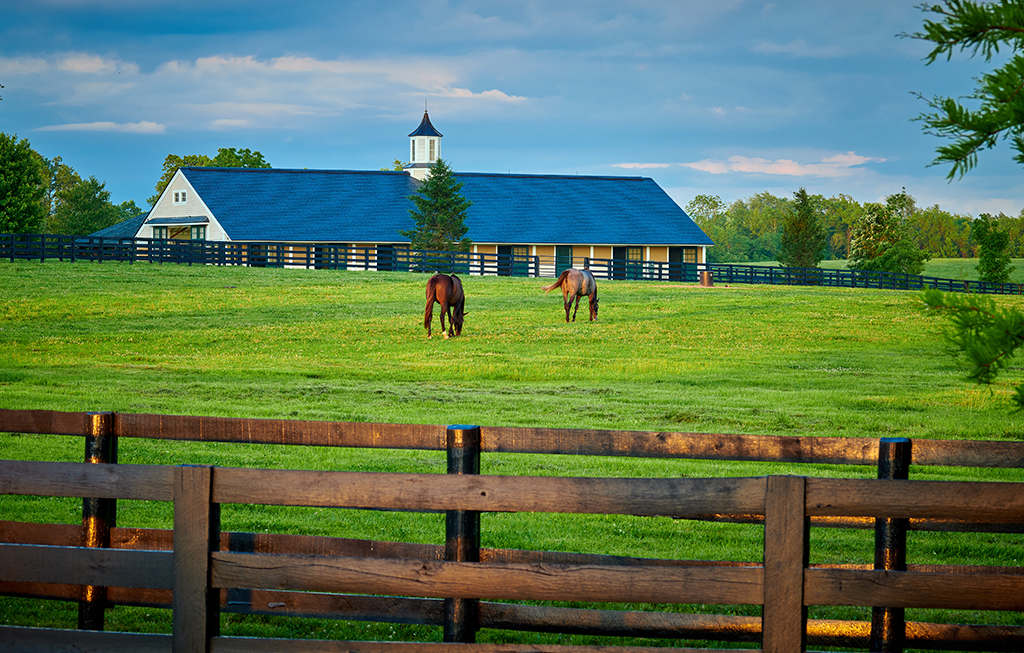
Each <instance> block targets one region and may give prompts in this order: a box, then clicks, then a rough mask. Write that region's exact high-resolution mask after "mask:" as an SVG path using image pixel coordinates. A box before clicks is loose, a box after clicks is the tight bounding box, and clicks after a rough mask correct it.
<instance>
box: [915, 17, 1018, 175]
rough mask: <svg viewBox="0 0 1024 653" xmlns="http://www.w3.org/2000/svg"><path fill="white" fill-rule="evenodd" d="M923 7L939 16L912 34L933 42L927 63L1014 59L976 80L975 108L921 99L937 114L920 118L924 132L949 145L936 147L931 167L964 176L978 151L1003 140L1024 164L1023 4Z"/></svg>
mask: <svg viewBox="0 0 1024 653" xmlns="http://www.w3.org/2000/svg"><path fill="white" fill-rule="evenodd" d="M921 8H922V9H923V10H924V11H926V12H930V13H931V14H933V15H935V16H936V17H937V19H936V20H928V19H926V20H925V22H924V29H923V31H921V32H915V33H913V34H910V35H909V36H910V37H912V38H915V39H922V40H925V41H929V42H931V43H933V44H934V48H933V49H932V51H931V52H930V53H929V54H928V56H927V57H926V62H927V64H929V65H930V64H932V63H934V62H935V61H936V60H937V59H938V58H939V57H942V56H945V58H946V60H947V61H949V60H950V59H952V58H953V53H954V52H955V51H960V52H965V51H966V52H969V53H970V56H972V57H973V56H976V55H981V56H982V57H983V58H984V59H985V61H986V62H989V61H991V60H992V57H993V55H995V54H998V53H999V51H1000V48H1005V49H1006V50H1008V51H1010V53H1011V55H1012V56H1011V57H1010V59H1009V61H1007V62H1006V63H1005V64H1003V65H1002V66H1000V67H998V68H996V69H995V70H993V71H992V72H990V73H986V74H983V75H982V76H981V77H979V78H977V80H976V81H977V86H976V87H975V89H974V92H973V93H972V94H971V95H969V96H967V97H966V98H963V99H966V100H969V101H971V104H972V105H976V108H970V107H969V106H965V105H964V104H962V103H961V102H960V99H957V98H951V97H942V96H934V97H932V98H931V99H927V98H924V97H923V96H921V97H922V99H924V100H925V101H926V102H927V103H928V106H929V107H931V109H932V110H933V111H932V112H930V113H923V114H921V115H920V116H919V117H918V120H920V121H921V122H923V123H924V125H925V133H928V134H931V135H935V136H939V137H940V138H944V139H948V140H949V141H950V142H949V143H948V144H946V145H941V146H939V147H937V148H936V152H937V154H938V156H936V158H935V160H934V161H933V162H932V165H937V164H947V163H948V164H952V165H951V167H950V170H949V174H948V175H947V176H948V177H949V178H950V179H952V178H954V177H963V175H964V174H965V173H966V172H968V171H969V170H970V169H971V168H973V167H974V166H975V165H976V164H977V162H978V153H979V152H980V151H982V150H986V149H991V148H993V147H995V146H996V145H997V144H998V143H999V142H1000V141H1002V140H1009V141H1010V142H1011V146H1012V148H1013V149H1014V150H1016V151H1017V154H1016V155H1015V156H1014V159H1015V160H1016V161H1017V162H1019V163H1022V164H1024V0H1003V1H1002V2H994V3H979V2H972V1H971V0H943V2H942V3H941V4H937V5H929V4H924V5H921ZM903 36H908V35H906V34H904V35H903Z"/></svg>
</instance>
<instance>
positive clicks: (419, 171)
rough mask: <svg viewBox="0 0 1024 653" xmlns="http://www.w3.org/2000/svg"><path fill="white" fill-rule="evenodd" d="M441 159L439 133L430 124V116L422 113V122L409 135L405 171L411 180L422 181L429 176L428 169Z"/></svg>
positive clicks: (424, 112)
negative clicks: (407, 163)
mask: <svg viewBox="0 0 1024 653" xmlns="http://www.w3.org/2000/svg"><path fill="white" fill-rule="evenodd" d="M439 158H441V132H439V131H437V130H436V129H434V126H433V125H431V124H430V116H428V115H427V112H426V110H424V111H423V120H421V121H420V126H419V127H417V128H416V131H414V132H413V133H411V134H409V165H407V166H405V168H404V169H405V170H407V171H408V172H409V174H410V175H412V176H413V179H419V180H420V181H423V180H424V179H426V178H427V175H429V174H430V168H431V166H433V165H434V162H436V161H437V160H438V159H439Z"/></svg>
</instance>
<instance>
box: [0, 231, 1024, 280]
mask: <svg viewBox="0 0 1024 653" xmlns="http://www.w3.org/2000/svg"><path fill="white" fill-rule="evenodd" d="M0 260H9V261H11V262H14V261H16V260H37V261H47V260H58V261H94V262H97V263H102V262H105V261H119V262H127V263H135V262H146V263H168V264H187V265H243V266H250V267H278V268H303V269H314V268H315V269H328V270H346V269H348V270H379V271H398V272H447V273H455V274H466V275H497V276H518V277H556V276H558V274H559V273H560V272H561V268H564V267H565V266H566V264H567V263H568V264H571V265H575V266H578V267H587V268H589V269H590V271H591V272H592V273H593V274H594V276H596V277H597V278H599V279H623V280H650V281H663V282H680V283H681V282H690V283H695V282H698V281H700V282H702V283H706V282H708V281H710V282H718V283H727V284H733V283H743V284H767V285H798V286H831V287H838V288H875V289H890V290H924V289H926V288H936V289H938V290H942V291H946V292H969V293H981V294H1004V295H1005V294H1014V295H1016V294H1022V293H1024V284H1017V283H1005V284H993V283H986V282H982V281H968V280H963V279H943V278H939V277H927V276H920V275H912V274H902V273H894V272H879V271H872V270H825V269H821V268H786V267H774V266H764V265H732V264H721V263H673V262H663V261H635V260H621V259H604V258H591V257H580V256H577V257H573V259H572V260H571V261H570V260H567V259H566V260H563V259H562V258H560V257H555V256H536V255H531V256H513V255H505V254H484V253H469V252H442V251H431V250H412V249H408V248H405V247H401V246H396V245H387V246H382V245H378V246H362V247H360V246H350V245H340V244H336V243H281V242H231V241H206V240H178V239H154V238H103V237H98V236H59V235H47V234H0Z"/></svg>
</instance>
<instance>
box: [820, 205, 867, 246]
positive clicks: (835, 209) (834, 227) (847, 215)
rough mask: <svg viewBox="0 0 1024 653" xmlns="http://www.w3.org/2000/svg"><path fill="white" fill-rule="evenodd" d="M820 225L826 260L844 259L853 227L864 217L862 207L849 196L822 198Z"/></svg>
mask: <svg viewBox="0 0 1024 653" xmlns="http://www.w3.org/2000/svg"><path fill="white" fill-rule="evenodd" d="M819 201H820V202H821V223H822V229H823V230H824V232H825V241H826V245H827V248H828V249H827V250H826V258H829V259H845V258H847V257H848V256H849V255H850V236H851V234H852V233H853V227H854V225H856V224H857V223H858V222H859V221H860V219H861V218H863V217H864V207H863V206H861V205H860V202H858V201H857V200H855V199H853V198H852V197H850V196H849V195H843V194H839V195H836V196H833V197H828V198H825V197H822V198H821V199H820V200H819Z"/></svg>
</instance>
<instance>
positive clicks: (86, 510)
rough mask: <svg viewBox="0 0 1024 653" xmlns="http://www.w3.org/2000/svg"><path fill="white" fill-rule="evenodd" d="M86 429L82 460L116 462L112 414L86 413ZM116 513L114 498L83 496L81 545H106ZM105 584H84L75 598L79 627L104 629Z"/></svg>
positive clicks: (105, 546) (108, 544)
mask: <svg viewBox="0 0 1024 653" xmlns="http://www.w3.org/2000/svg"><path fill="white" fill-rule="evenodd" d="M88 420H89V433H88V435H86V436H85V462H87V463H97V464H99V463H116V462H117V436H115V435H114V428H113V425H114V414H113V413H109V412H103V413H88ZM116 516H117V499H96V498H83V499H82V546H86V547H96V548H104V549H105V548H109V547H110V529H111V528H113V527H114V523H115V521H116ZM106 608H107V588H106V587H97V586H94V585H86V586H85V587H83V589H82V598H81V600H80V601H79V602H78V628H79V630H103V616H104V611H105V610H106Z"/></svg>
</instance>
